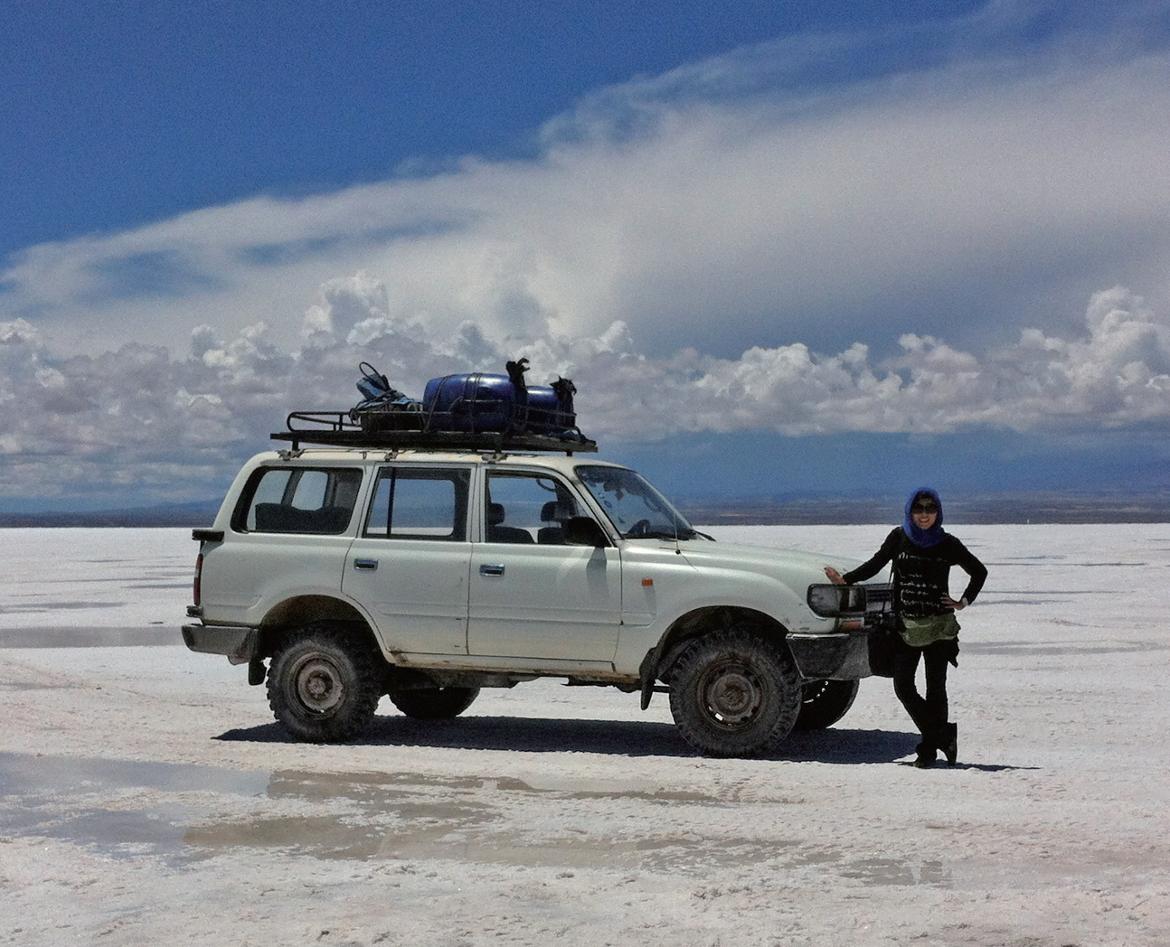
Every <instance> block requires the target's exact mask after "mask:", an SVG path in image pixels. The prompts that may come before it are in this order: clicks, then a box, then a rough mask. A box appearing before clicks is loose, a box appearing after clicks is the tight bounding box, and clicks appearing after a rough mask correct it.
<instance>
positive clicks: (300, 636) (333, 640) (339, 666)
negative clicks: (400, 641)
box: [268, 622, 385, 743]
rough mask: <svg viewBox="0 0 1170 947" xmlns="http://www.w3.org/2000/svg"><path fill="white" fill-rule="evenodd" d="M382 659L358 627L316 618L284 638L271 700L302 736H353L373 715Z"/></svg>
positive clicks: (314, 739)
mask: <svg viewBox="0 0 1170 947" xmlns="http://www.w3.org/2000/svg"><path fill="white" fill-rule="evenodd" d="M383 664H384V662H383V661H382V657H381V655H380V654H379V653H378V652H377V649H376V648H375V647H374V646H373V644H372V643H371V642H370V641H369V640H367V639H366V638H365V637H364V636H363V635H362V633H361V632H360V631H358V630H355V629H354V628H353V626H346V625H344V624H341V623H339V622H314V623H313V624H310V625H306V626H305V627H304V628H302V629H300V630H298V631H296V632H294V633H292V634H291V635H290V636H289V637H288V638H286V639H285V640H284V641H282V642H281V643H280V645H279V647H278V649H277V651H276V653H275V654H274V655H273V657H272V664H271V666H270V667H269V669H268V705H269V706H270V707H271V708H272V712H273V714H274V715H275V716H276V719H277V720H279V721H280V722H281V723H282V724H283V725H284V727H285V729H286V730H288V731H289V733H291V734H292V735H293V736H294V737H296V738H297V739H298V740H305V741H308V742H310V743H339V742H342V741H345V740H352V739H353V738H354V737H356V736H358V735H359V734H361V733H362V731H364V730H365V729H366V727H367V726H369V723H370V721H371V720H372V719H373V717H374V711H375V710H376V709H377V706H378V699H379V698H380V697H381V693H382V688H381V678H382V675H383V674H384V673H385V669H384V667H383Z"/></svg>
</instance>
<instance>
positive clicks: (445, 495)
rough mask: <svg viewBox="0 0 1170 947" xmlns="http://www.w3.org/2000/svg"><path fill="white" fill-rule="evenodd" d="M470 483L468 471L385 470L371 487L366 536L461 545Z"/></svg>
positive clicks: (392, 468) (465, 529)
mask: <svg viewBox="0 0 1170 947" xmlns="http://www.w3.org/2000/svg"><path fill="white" fill-rule="evenodd" d="M469 481H470V473H469V471H467V470H454V469H450V470H443V469H438V470H411V469H409V468H404V467H387V468H384V469H383V470H382V471H380V473H379V474H378V482H377V484H376V485H375V487H374V499H373V502H372V503H371V504H370V515H369V516H368V517H367V518H366V531H365V535H366V536H373V537H381V538H383V539H438V540H449V541H452V542H462V541H463V540H464V538H465V537H466V535H467V492H468V483H469Z"/></svg>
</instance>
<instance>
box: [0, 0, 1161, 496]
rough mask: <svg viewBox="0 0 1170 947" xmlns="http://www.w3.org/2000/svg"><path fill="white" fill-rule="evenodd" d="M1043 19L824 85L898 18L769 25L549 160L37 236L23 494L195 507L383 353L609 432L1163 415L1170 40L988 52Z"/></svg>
mask: <svg viewBox="0 0 1170 947" xmlns="http://www.w3.org/2000/svg"><path fill="white" fill-rule="evenodd" d="M1019 9H1020V8H1018V7H1011V6H1010V5H1009V7H1004V6H1002V5H992V6H991V7H989V8H986V9H985V11H984V14H985V15H982V16H979V17H975V18H972V19H971V20H969V21H967V22H966V23H965V24H964V29H966V31H967V32H966V33H965V34H964V35H963V37H962V38H961V39H960V38H959V37H958V36H957V35H955V34H953V33H952V34H947V35H945V36H941V37H934V38H937V39H940V40H945V42H940V43H938V44H937V48H938V49H947V50H948V52H947V53H945V54H944V53H939V52H937V49H936V48H935V47H932V46H931V44H930V42H929V40H930V39H931V38H932V37H931V36H926V37H925V40H923V37H922V36H919V37H918V40H919V41H920V42H919V46H920V47H922V48H927V47H929V48H931V50H932V56H933V57H934V58H933V60H931V61H930V62H929V64H928V65H923V64H921V63H915V64H914V65H913V66H912V67H911V66H907V67H906V68H903V69H900V70H899V69H895V70H892V71H887V72H886V73H884V74H882V75H880V76H878V77H876V78H867V79H856V78H849V79H848V81H846V80H844V79H841V77H840V76H837V77H836V80H835V81H834V82H833V83H829V84H825V85H817V84H816V83H812V82H811V80H812V79H815V78H816V73H817V70H818V69H819V68H821V67H822V65H823V66H824V67H825V68H829V67H840V66H841V64H842V63H847V62H849V61H851V57H856V55H857V54H858V51H859V49H864V48H868V46H867V44H868V45H870V46H872V45H873V44H878V45H880V44H882V43H885V42H888V41H889V37H884V36H876V37H874V36H868V37H860V38H858V37H839V36H838V37H816V38H807V37H806V38H801V39H799V40H787V41H783V42H779V43H773V44H762V45H760V46H758V47H752V48H750V49H744V50H738V51H734V52H732V53H730V54H728V55H726V56H722V57H717V58H713V59H710V60H707V61H704V62H702V63H695V64H690V65H688V66H685V67H683V68H680V69H678V70H675V71H673V72H671V73H669V74H666V75H663V76H656V77H647V78H643V79H638V80H635V81H633V82H630V83H626V84H624V85H620V86H615V87H613V88H610V89H605V90H600V91H599V92H598V93H597V94H595V95H593V96H590V97H588V98H587V99H585V100H584V101H582V102H581V103H579V106H578V107H577V108H576V109H574V110H572V111H571V112H569V113H566V114H565V115H562V116H559V117H557V118H556V119H555V120H552V121H550V122H549V123H547V125H546V126H545V128H544V129H543V130H542V133H541V137H540V150H539V153H538V154H537V155H536V156H535V157H533V158H531V159H528V160H517V161H497V162H486V161H479V160H475V159H466V160H462V161H458V162H452V163H450V164H448V165H447V166H446V167H445V168H444V169H443V170H442V171H440V172H437V173H433V174H431V175H430V176H420V177H414V178H409V179H407V178H401V179H392V180H388V181H385V182H381V183H375V184H368V185H362V186H359V187H352V188H347V189H344V190H341V191H338V192H335V193H327V194H321V195H317V196H314V197H310V198H303V199H295V200H294V199H288V200H284V199H278V198H273V197H264V198H256V199H253V200H248V201H242V202H239V203H236V204H232V205H228V206H223V207H213V208H207V209H204V210H200V211H197V212H193V213H188V214H184V215H181V216H179V217H176V218H173V219H170V220H163V221H160V222H157V223H155V224H152V225H150V226H145V227H140V228H137V229H135V230H131V231H127V232H124V233H115V234H108V235H95V236H90V237H85V238H80V239H76V240H70V241H63V242H60V243H54V244H46V245H42V246H37V247H32V248H29V249H28V250H26V251H24V252H22V253H20V254H18V255H17V256H15V257H14V258H13V259H12V260H11V261H10V262H9V264H8V266H7V269H6V270H5V271H4V272H2V273H0V455H3V457H4V461H5V463H4V464H3V467H2V468H0V495H6V496H33V495H41V494H46V493H50V492H52V491H59V492H62V493H78V492H84V491H87V490H98V489H104V487H102V486H101V485H102V484H111V483H114V482H116V481H118V480H125V479H128V480H130V481H132V482H135V483H141V484H143V489H144V490H147V491H148V492H149V491H150V490H155V491H159V492H160V493H165V495H166V496H168V497H172V498H179V497H180V496H204V495H206V494H207V493H208V492H214V491H213V490H212V491H209V489H208V487H207V486H206V479H207V478H208V477H211V476H214V477H218V478H221V479H222V478H226V477H228V476H230V475H231V473H232V472H234V469H235V467H236V466H238V463H239V461H240V459H241V458H242V456H243V455H246V454H247V453H249V452H251V451H252V450H255V449H259V448H260V447H262V446H263V445H264V444H265V443H266V441H267V435H268V433H269V432H270V431H271V430H273V429H274V428H276V427H279V426H280V424H281V423H282V421H283V418H284V415H285V413H286V412H287V411H289V410H291V409H294V408H345V407H348V406H349V405H350V404H352V403H353V402H354V401H356V400H357V399H356V391H355V390H354V388H353V381H354V380H355V379H356V370H355V366H356V364H357V362H358V361H360V360H363V359H364V360H368V361H371V362H373V363H374V364H375V365H376V366H377V367H378V368H380V369H381V370H383V371H385V372H386V373H387V374H388V375H389V376H390V378H391V381H392V383H393V384H394V385H395V386H396V387H398V388H401V389H404V390H406V391H408V392H412V393H415V394H419V393H421V391H422V386H423V384H424V383H425V381H426V379H427V378H429V377H432V376H435V375H440V374H446V373H448V372H453V371H460V370H466V369H478V370H491V369H493V368H494V369H497V370H498V369H499V368H500V366H502V364H503V362H504V361H505V360H506V359H508V358H511V357H515V356H517V355H526V356H527V357H529V358H530V360H531V361H532V363H533V365H534V366H535V368H536V371H537V372H538V373H539V374H540V375H542V376H544V377H538V378H537V380H538V381H542V380H544V379H545V378H547V377H549V376H553V375H557V374H560V375H568V376H571V377H573V378H574V379H575V380H576V381H577V383H578V385H579V387H580V390H581V394H580V396H579V401H580V405H581V409H582V426H583V427H584V428H585V429H586V430H587V432H588V433H590V434H593V435H596V436H598V437H603V438H604V437H607V436H616V435H627V436H632V437H645V436H647V434H652V435H666V434H669V433H671V432H676V431H708V430H709V431H744V430H757V429H772V430H776V431H780V432H783V433H787V434H793V435H803V434H813V433H821V432H825V433H830V432H840V431H887V432H946V431H956V430H971V429H975V428H1009V429H1012V430H1025V431H1031V430H1041V431H1047V430H1054V429H1058V430H1076V431H1086V430H1090V431H1091V430H1095V429H1098V428H1101V427H1126V426H1132V425H1144V424H1151V423H1152V424H1158V425H1161V426H1163V427H1164V426H1166V424H1167V422H1168V421H1170V346H1168V343H1167V317H1166V313H1167V312H1168V311H1170V294H1168V293H1167V281H1166V274H1167V261H1168V260H1170V177H1167V175H1166V174H1165V171H1164V166H1165V155H1166V154H1167V153H1170V126H1168V125H1167V123H1166V121H1165V115H1166V114H1170V84H1168V83H1166V81H1165V77H1166V75H1167V74H1170V55H1167V54H1166V53H1165V52H1162V51H1158V50H1154V51H1150V50H1149V49H1148V48H1147V47H1143V46H1142V45H1141V44H1136V43H1130V42H1129V39H1128V37H1127V35H1126V34H1119V35H1116V36H1112V37H1109V36H1102V37H1101V38H1100V42H1099V44H1098V46H1097V47H1094V46H1093V45H1092V43H1090V42H1089V39H1088V34H1087V33H1086V34H1085V35H1082V36H1079V37H1077V38H1076V41H1075V44H1074V45H1073V46H1067V45H1062V43H1061V42H1060V41H1057V42H1055V43H1053V44H1051V45H1050V46H1048V47H1044V48H1033V49H1031V50H1030V52H1029V55H1028V56H1027V57H1016V58H1014V59H1005V58H993V57H992V56H991V55H990V54H986V53H984V52H982V51H981V47H980V37H983V38H984V39H986V38H987V37H989V36H991V37H994V35H996V34H997V31H1001V30H1005V29H1009V28H1010V27H1011V23H1010V20H1011V16H1012V15H1018V13H1019ZM1005 11H1006V12H1005ZM1013 11H1014V12H1013ZM1025 12H1026V11H1025ZM988 48H990V44H989V45H988ZM972 50H975V52H972ZM1116 283H1122V284H1125V285H1128V286H1134V287H1140V288H1141V289H1142V290H1143V291H1144V292H1145V293H1146V294H1147V297H1148V300H1141V299H1139V298H1138V297H1136V296H1135V295H1133V294H1132V293H1130V292H1129V291H1128V290H1126V289H1123V288H1121V287H1117V288H1114V289H1110V290H1106V291H1104V292H1097V290H1099V289H1100V287H1102V286H1111V285H1114V284H1116ZM1090 296H1091V300H1090V303H1089V305H1088V309H1087V312H1086V311H1085V302H1084V301H1085V300H1086V299H1089V298H1090ZM310 302H311V305H308V307H307V308H306V304H307V303H310ZM1082 313H1084V315H1083V316H1082V315H1081V314H1082ZM192 327H194V328H192ZM187 340H189V343H188V341H187ZM115 471H116V473H115Z"/></svg>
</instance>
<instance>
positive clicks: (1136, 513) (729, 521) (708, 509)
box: [0, 491, 1170, 527]
mask: <svg viewBox="0 0 1170 947" xmlns="http://www.w3.org/2000/svg"><path fill="white" fill-rule="evenodd" d="M676 502H677V504H678V506H679V508H680V509H681V510H682V511H683V512H684V513H685V514H686V516H687V517H688V519H690V520H691V522H693V523H697V524H701V525H708V526H726V525H735V524H738V525H748V524H760V525H786V524H792V525H801V524H812V523H828V524H834V523H840V524H844V523H894V522H896V521H897V520H898V519H899V518H900V516H901V509H902V503H903V502H904V498H903V497H895V496H857V495H846V496H843V495H839V494H816V495H814V494H793V495H788V496H780V497H763V498H760V497H755V498H751V497H747V498H725V497H681V498H677V500H676ZM943 502H944V506H945V509H946V514H947V521H948V522H950V523H1163V522H1170V491H1165V492H1152V493H1142V494H1135V495H1126V496H1118V495H1112V494H1111V495H1103V494H1093V493H1071V492H1068V493H1066V492H1056V491H1053V492H1021V491H1011V492H1010V493H988V494H980V495H974V496H961V497H957V498H955V499H948V498H946V497H944V498H943ZM219 503H220V501H219V500H201V501H195V502H190V503H171V504H163V505H158V506H148V507H134V508H128V509H115V510H87V511H78V512H59V511H58V512H51V513H50V512H45V513H36V512H22V513H4V512H0V527H5V526H7V527H19V526H23V527H62V526H111V527H149V526H177V527H197V526H209V525H210V524H211V522H212V520H213V519H214V518H215V515H216V513H217V512H218V510H219Z"/></svg>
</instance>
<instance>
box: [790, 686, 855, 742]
mask: <svg viewBox="0 0 1170 947" xmlns="http://www.w3.org/2000/svg"><path fill="white" fill-rule="evenodd" d="M860 686H861V684H860V682H859V681H806V682H805V683H804V684H803V685H802V686H801V689H800V690H801V700H800V714H799V716H798V717H797V718H796V729H797V730H824V729H825V728H826V727H831V726H832V725H833V724H835V723H836V722H837V721H838V720H840V719H841V718H842V717H844V716H845V714H846V713H847V712H848V710H849V708H850V707H852V706H853V701H854V699H855V698H856V697H857V690H858V688H859V687H860Z"/></svg>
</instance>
